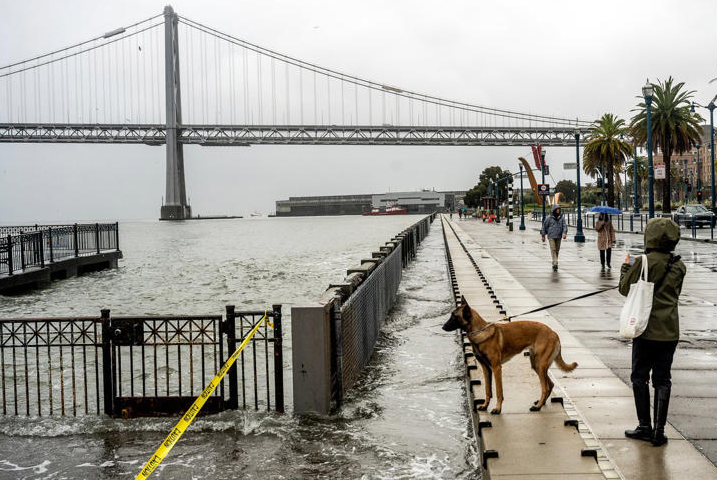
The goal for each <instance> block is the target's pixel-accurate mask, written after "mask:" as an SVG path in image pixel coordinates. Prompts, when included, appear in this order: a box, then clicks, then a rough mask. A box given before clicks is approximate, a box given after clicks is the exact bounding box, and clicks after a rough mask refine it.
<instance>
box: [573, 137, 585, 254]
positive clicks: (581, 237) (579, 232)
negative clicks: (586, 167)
mask: <svg viewBox="0 0 717 480" xmlns="http://www.w3.org/2000/svg"><path fill="white" fill-rule="evenodd" d="M575 162H576V164H577V184H578V222H577V223H578V226H577V229H576V230H575V237H574V238H573V240H574V241H576V242H585V234H583V212H582V203H581V202H582V200H581V199H580V130H575Z"/></svg>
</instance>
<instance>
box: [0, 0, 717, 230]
mask: <svg viewBox="0 0 717 480" xmlns="http://www.w3.org/2000/svg"><path fill="white" fill-rule="evenodd" d="M166 3H167V2H166V1H149V0H143V1H139V0H124V1H122V2H119V1H101V2H100V1H96V0H93V1H72V0H66V1H62V2H57V1H31V2H5V1H3V2H0V66H2V65H7V64H9V63H12V62H15V61H19V60H23V59H27V58H30V57H33V56H35V55H38V54H42V53H47V52H49V51H51V50H54V49H57V48H60V47H64V46H69V45H71V44H74V43H77V42H79V41H83V40H86V39H89V38H92V37H94V36H97V35H100V34H102V33H104V32H106V31H109V30H112V29H114V28H117V27H120V26H125V25H129V24H131V23H134V22H136V21H138V20H142V19H145V18H148V17H150V16H153V15H156V14H159V13H161V12H162V9H163V7H164V5H165V4H166ZM172 6H173V7H174V9H175V11H176V12H177V13H179V14H180V15H182V16H185V17H188V18H190V19H192V20H195V21H198V22H201V23H203V24H206V25H209V26H212V27H214V28H216V29H218V30H220V31H223V32H227V33H230V34H232V35H234V36H236V37H239V38H242V39H244V40H247V41H250V42H253V43H256V44H258V45H261V46H263V47H267V48H271V49H274V50H276V51H279V52H282V53H285V54H288V55H291V56H295V57H298V58H300V59H302V60H305V61H308V62H312V63H316V64H318V65H321V66H323V67H327V68H331V69H334V70H338V71H341V72H345V73H347V74H354V75H357V76H361V77H364V78H368V79H371V80H375V81H379V82H382V83H385V84H389V85H395V86H398V87H401V88H404V89H408V90H413V91H417V92H422V93H426V94H432V95H438V96H442V97H446V98H450V99H455V100H461V101H467V102H472V103H475V104H479V105H485V106H490V107H498V108H505V109H513V110H517V111H524V112H531V113H540V114H555V115H559V116H563V117H568V118H575V117H579V118H581V119H584V120H593V119H595V118H597V117H599V116H600V115H602V114H603V113H606V112H612V113H616V114H618V115H620V116H622V117H623V118H626V119H627V118H629V116H630V109H631V108H633V107H634V105H635V103H636V101H637V100H636V98H635V96H636V95H638V94H639V93H640V88H641V87H642V85H643V84H644V83H645V79H646V78H647V77H649V78H650V79H651V80H657V79H665V78H667V77H668V76H670V75H672V76H673V77H675V78H676V79H677V80H679V81H684V82H686V84H687V87H688V88H689V89H692V90H695V91H696V96H695V98H696V100H697V101H700V102H701V103H707V102H708V101H709V100H710V99H711V98H712V97H713V96H714V95H715V94H716V93H717V82H715V83H713V84H712V85H708V81H709V80H710V79H712V78H714V77H717V54H715V52H716V51H717V30H716V28H717V27H715V24H714V21H715V19H716V18H717V2H715V1H712V0H680V1H655V0H652V1H647V0H645V1H634V0H630V1H624V0H623V1H600V2H576V1H574V0H573V1H552V0H551V1H547V0H544V1H500V2H498V1H478V0H472V1H460V2H457V1H456V2H424V1H417V0H413V1H385V0H384V1H360V2H357V1H353V2H341V1H331V2H329V1H326V2H318V1H307V0H302V1H281V2H279V1H267V0H265V1H261V2H237V1H228V0H227V1H202V2H198V1H196V0H193V1H188V0H182V1H174V2H172ZM3 101H4V99H0V102H3ZM703 113H704V114H705V115H704V116H706V111H704V112H703ZM528 154H529V148H512V147H356V146H347V147H339V146H332V147H309V146H253V147H250V148H239V147H235V148H215V147H212V148H206V147H205V148H202V147H196V146H189V147H185V164H186V181H187V192H188V195H189V197H190V203H191V205H192V209H193V212H194V213H195V214H201V215H209V214H243V215H246V214H248V213H250V212H253V211H255V210H256V211H260V212H262V213H269V212H272V211H274V209H275V207H274V202H275V200H278V199H285V198H288V197H289V196H302V195H323V194H326V195H329V194H356V193H379V192H384V191H387V190H389V189H390V190H392V191H398V190H413V189H418V188H435V189H437V190H458V189H468V188H470V187H471V186H473V185H474V184H475V183H476V179H477V178H478V175H479V173H480V172H481V171H482V170H483V168H485V167H486V166H489V165H501V166H503V167H504V168H509V169H516V168H517V161H516V157H517V156H519V155H524V156H525V155H528ZM574 156H575V150H574V148H555V147H554V148H548V155H547V161H548V163H549V164H550V166H551V170H552V172H551V173H552V174H553V179H554V181H557V180H560V179H563V178H573V176H574V171H568V172H563V170H562V164H563V162H572V161H574ZM164 168H165V151H164V147H150V146H140V145H127V146H124V145H82V144H76V145H24V144H0V222H3V223H5V222H10V223H17V222H33V223H34V222H36V221H37V222H40V221H81V220H103V219H108V220H114V219H120V220H122V219H139V218H157V217H158V216H159V207H160V202H161V198H162V195H164V188H165V187H164V178H165V177H164V176H165V172H164Z"/></svg>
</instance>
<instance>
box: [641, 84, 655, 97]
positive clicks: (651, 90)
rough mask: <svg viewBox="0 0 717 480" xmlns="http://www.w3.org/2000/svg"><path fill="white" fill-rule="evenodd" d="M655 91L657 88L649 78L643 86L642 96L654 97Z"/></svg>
mask: <svg viewBox="0 0 717 480" xmlns="http://www.w3.org/2000/svg"><path fill="white" fill-rule="evenodd" d="M653 93H655V89H654V87H653V86H652V84H651V83H650V80H649V79H648V80H647V82H646V83H645V86H644V87H642V96H643V97H645V99H650V98H652V94H653Z"/></svg>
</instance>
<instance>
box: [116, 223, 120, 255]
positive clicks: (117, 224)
mask: <svg viewBox="0 0 717 480" xmlns="http://www.w3.org/2000/svg"><path fill="white" fill-rule="evenodd" d="M115 246H116V247H117V251H118V252H119V222H115Z"/></svg>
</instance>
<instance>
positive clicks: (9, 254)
mask: <svg viewBox="0 0 717 480" xmlns="http://www.w3.org/2000/svg"><path fill="white" fill-rule="evenodd" d="M7 270H8V275H12V270H13V268H12V235H8V236H7Z"/></svg>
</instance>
